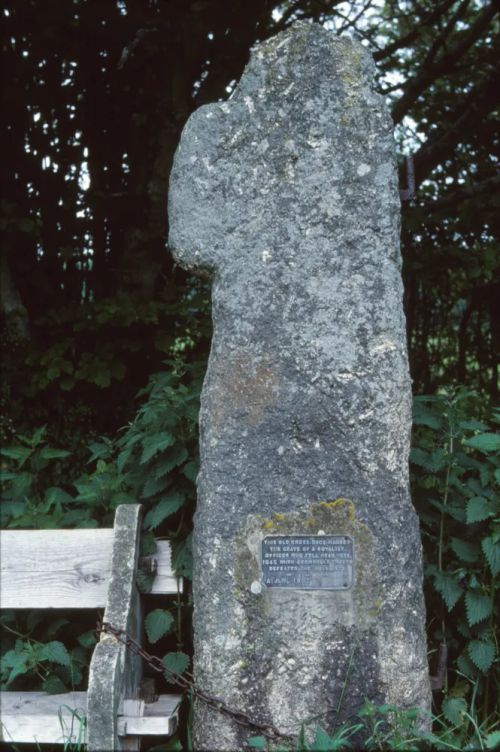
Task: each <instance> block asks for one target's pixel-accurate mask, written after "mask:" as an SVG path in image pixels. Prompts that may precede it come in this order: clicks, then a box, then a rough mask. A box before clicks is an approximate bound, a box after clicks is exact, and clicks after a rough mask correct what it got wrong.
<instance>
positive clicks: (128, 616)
mask: <svg viewBox="0 0 500 752" xmlns="http://www.w3.org/2000/svg"><path fill="white" fill-rule="evenodd" d="M140 511H141V508H140V505H135V504H134V505H123V506H121V507H118V509H117V510H116V516H115V525H114V527H113V528H112V529H78V530H2V531H0V607H1V608H3V609H7V608H8V609H26V608H30V609H35V608H40V609H53V608H58V609H62V608H64V609H73V608H74V609H77V608H78V609H82V608H87V609H92V608H105V611H104V621H105V622H108V623H110V624H113V626H115V627H117V628H118V629H122V630H126V631H127V632H128V634H130V635H131V636H132V637H134V639H136V640H139V641H140V639H141V626H142V612H141V602H140V595H139V593H138V591H137V588H136V585H135V576H136V571H137V562H138V538H139V528H140ZM151 558H153V559H154V560H155V564H156V567H155V569H156V572H157V575H156V577H155V580H154V584H153V587H152V590H151V593H152V594H156V595H173V594H176V593H177V592H178V591H179V590H180V587H181V582H178V580H177V578H176V576H175V574H174V573H173V571H172V568H171V562H170V547H169V544H168V542H166V541H157V550H156V553H155V554H153V556H152V557H151ZM141 678H142V661H141V659H140V658H138V656H136V655H134V654H132V653H130V651H127V650H126V649H125V647H124V645H123V644H122V643H121V642H119V641H117V640H116V639H115V638H114V637H113V636H111V635H109V634H103V635H102V636H101V640H100V642H99V643H98V644H97V645H96V647H95V650H94V654H93V656H92V661H91V665H90V671H89V687H88V691H87V692H68V693H65V694H63V695H48V694H45V693H43V692H2V693H1V697H0V702H1V705H0V721H1V725H0V741H5V742H11V743H16V742H18V743H23V742H38V743H46V742H47V743H65V742H69V741H72V742H79V741H80V742H82V743H84V742H85V743H87V745H88V747H87V749H88V752H114V750H139V749H140V739H141V737H142V736H145V735H155V736H161V735H165V736H169V735H171V734H172V733H174V731H175V728H176V725H177V714H178V708H179V705H180V701H181V697H180V696H179V695H161V696H160V697H159V699H158V700H157V701H156V702H154V703H149V704H148V703H145V702H144V701H143V700H141V699H140V697H139V684H140V680H141Z"/></svg>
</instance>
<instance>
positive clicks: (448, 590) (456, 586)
mask: <svg viewBox="0 0 500 752" xmlns="http://www.w3.org/2000/svg"><path fill="white" fill-rule="evenodd" d="M434 587H435V588H436V590H437V591H438V593H440V594H441V596H442V597H443V600H444V602H445V603H446V607H447V609H448V611H451V610H452V608H453V606H454V605H455V604H456V603H457V601H458V600H459V599H460V597H461V595H462V593H463V587H462V586H461V585H460V583H459V582H458V580H457V578H456V577H455V576H454V575H452V574H450V573H449V572H437V573H436V575H435V577H434Z"/></svg>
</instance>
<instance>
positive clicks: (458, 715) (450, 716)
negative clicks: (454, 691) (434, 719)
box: [443, 697, 467, 726]
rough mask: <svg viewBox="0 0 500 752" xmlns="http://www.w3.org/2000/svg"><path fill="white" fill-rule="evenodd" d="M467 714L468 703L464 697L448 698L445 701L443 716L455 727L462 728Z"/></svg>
mask: <svg viewBox="0 0 500 752" xmlns="http://www.w3.org/2000/svg"><path fill="white" fill-rule="evenodd" d="M466 712H467V703H466V701H465V700H464V698H463V697H447V698H446V699H445V700H444V701H443V714H444V717H445V718H446V720H447V721H449V722H450V723H451V724H452V725H453V726H460V724H461V723H462V722H463V719H464V713H466Z"/></svg>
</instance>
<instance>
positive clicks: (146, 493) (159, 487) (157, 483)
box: [141, 475, 167, 499]
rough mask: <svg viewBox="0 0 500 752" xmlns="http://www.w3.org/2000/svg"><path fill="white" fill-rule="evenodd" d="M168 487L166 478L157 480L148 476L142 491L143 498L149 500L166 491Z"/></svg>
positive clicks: (152, 476)
mask: <svg viewBox="0 0 500 752" xmlns="http://www.w3.org/2000/svg"><path fill="white" fill-rule="evenodd" d="M166 485H167V481H166V480H165V479H164V478H155V476H154V475H148V477H147V478H146V482H145V483H144V487H143V489H142V493H141V498H142V499H149V498H150V497H151V496H154V495H155V494H157V493H160V491H164V490H165V486H166Z"/></svg>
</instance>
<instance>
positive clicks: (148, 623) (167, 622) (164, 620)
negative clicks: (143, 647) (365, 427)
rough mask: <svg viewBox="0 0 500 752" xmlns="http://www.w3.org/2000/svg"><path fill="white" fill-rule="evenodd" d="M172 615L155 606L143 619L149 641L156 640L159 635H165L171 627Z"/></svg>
mask: <svg viewBox="0 0 500 752" xmlns="http://www.w3.org/2000/svg"><path fill="white" fill-rule="evenodd" d="M173 623H174V617H173V616H172V614H171V613H170V612H169V611H165V610H164V609H163V608H155V610H154V611H151V612H150V613H149V614H148V615H147V617H146V619H145V627H146V633H147V635H148V640H149V642H152V643H154V642H158V640H159V639H160V637H163V636H164V635H166V634H167V633H168V632H169V631H170V630H171V628H172V625H173Z"/></svg>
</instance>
